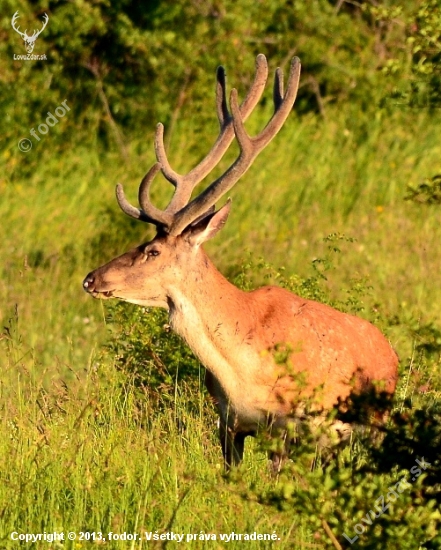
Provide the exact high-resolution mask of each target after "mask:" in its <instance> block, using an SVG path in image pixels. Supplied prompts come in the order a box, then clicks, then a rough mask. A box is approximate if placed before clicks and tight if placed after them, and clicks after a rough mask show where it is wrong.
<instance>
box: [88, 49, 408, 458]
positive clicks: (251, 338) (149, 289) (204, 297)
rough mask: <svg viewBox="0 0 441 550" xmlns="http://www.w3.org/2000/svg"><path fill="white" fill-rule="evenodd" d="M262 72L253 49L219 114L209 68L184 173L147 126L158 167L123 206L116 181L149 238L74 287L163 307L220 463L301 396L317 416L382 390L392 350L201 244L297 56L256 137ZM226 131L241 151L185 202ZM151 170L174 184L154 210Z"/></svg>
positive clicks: (281, 98)
mask: <svg viewBox="0 0 441 550" xmlns="http://www.w3.org/2000/svg"><path fill="white" fill-rule="evenodd" d="M267 76H268V67H267V62H266V59H265V56H263V55H259V56H258V57H257V59H256V73H255V77H254V81H253V83H252V85H251V87H250V90H249V92H248V95H247V97H246V98H245V100H244V101H243V102H242V104H241V105H240V106H239V104H238V97H237V91H236V90H235V89H233V90H232V91H231V97H230V109H231V112H230V111H229V109H228V107H227V100H226V80H225V71H224V69H223V68H222V67H219V69H218V71H217V89H216V108H217V116H218V118H219V124H220V132H219V136H218V138H217V140H216V142H215V143H214V145H213V147H212V148H211V150H210V152H209V153H208V154H207V156H206V157H205V158H204V159H203V160H202V161H201V162H200V163H199V164H198V165H197V166H196V167H195V168H193V169H192V170H191V171H190V172H188V173H187V174H185V175H182V174H178V173H177V172H175V171H174V170H173V168H171V166H170V164H169V161H168V159H167V154H166V152H165V148H164V141H163V131H164V129H163V126H162V124H158V126H157V129H156V137H155V150H156V158H157V162H156V163H155V164H154V165H153V166H152V167H151V168H150V170H149V172H148V173H147V175H146V176H145V177H144V179H143V180H142V182H141V184H140V187H139V196H138V198H139V204H140V208H135V207H134V206H132V205H131V204H130V203H129V202H128V201H127V199H126V198H125V196H124V192H123V188H122V186H121V185H118V186H117V188H116V196H117V200H118V204H119V206H120V207H121V208H122V210H123V211H124V212H125V213H126V214H128V215H129V216H132V217H133V218H136V219H138V220H140V221H143V222H147V223H151V224H153V225H155V226H156V236H155V237H154V239H152V240H151V241H149V242H147V243H145V244H142V245H141V246H138V247H137V248H135V249H133V250H131V251H129V252H127V253H126V254H123V255H122V256H119V257H117V258H115V259H114V260H112V261H110V262H109V263H107V264H106V265H104V266H102V267H99V268H98V269H96V270H95V271H92V272H91V273H89V275H87V277H86V278H85V280H84V283H83V286H84V289H85V290H86V291H87V292H88V293H89V294H91V295H92V296H93V297H95V298H103V299H104V298H106V299H107V298H119V299H121V300H124V301H126V302H131V303H134V304H138V305H141V306H157V307H163V308H166V309H167V310H168V311H169V315H170V325H171V327H172V328H173V330H175V331H176V332H177V333H178V334H179V335H180V336H181V337H182V338H183V339H184V340H185V341H186V342H187V343H188V345H189V346H190V347H191V349H192V350H193V351H194V353H195V354H196V356H197V357H198V358H199V359H200V361H201V363H202V364H203V365H204V366H205V367H206V369H207V378H206V384H207V388H208V391H209V392H210V394H211V395H212V397H213V398H214V400H215V402H216V404H217V407H218V410H219V415H220V440H221V445H222V452H223V455H224V460H225V464H226V467H227V468H228V467H230V466H231V465H236V464H238V463H239V462H240V461H241V460H242V457H243V450H244V439H245V437H246V436H248V435H255V434H256V432H257V430H258V429H259V427H262V426H268V425H271V426H276V427H280V428H281V429H283V426H284V425H285V424H286V421H287V419H290V418H299V417H301V415H303V412H302V411H303V410H304V403H305V401H306V400H307V399H308V398H309V397H310V396H311V395H313V394H314V392H315V391H316V390H317V389H318V388H320V396H321V397H320V403H319V404H320V407H321V409H322V410H323V411H326V410H330V409H332V408H333V407H334V406H335V405H336V404H337V403H338V402H339V400H344V399H345V398H347V397H348V396H349V394H350V393H351V391H352V390H355V391H358V392H363V391H367V389H368V388H372V387H375V385H376V384H380V385H382V389H383V390H384V391H385V392H387V393H388V394H393V392H394V390H395V385H396V380H397V362H398V361H397V356H396V354H395V352H394V351H393V349H392V348H391V346H390V345H389V343H388V341H387V340H386V338H385V337H384V336H383V335H382V334H381V332H380V331H379V330H378V329H377V328H375V327H374V326H373V325H371V324H370V323H368V322H367V321H365V320H363V319H360V318H358V317H354V316H352V315H348V314H345V313H341V312H340V311H337V310H335V309H332V308H331V307H329V306H326V305H323V304H320V303H317V302H313V301H311V300H306V299H304V298H300V297H299V296H296V295H294V294H292V293H290V292H288V291H287V290H284V289H282V288H278V287H274V286H266V287H263V288H259V289H257V290H254V291H252V292H244V291H242V290H239V289H238V288H236V287H235V286H233V285H232V284H231V283H230V282H229V281H227V279H226V278H225V277H224V276H223V275H222V274H221V273H220V272H219V271H218V270H217V269H216V267H215V266H214V265H213V264H212V263H211V261H210V260H209V258H208V257H207V255H206V254H205V252H204V250H203V248H202V246H201V245H202V244H203V243H204V242H205V241H207V240H208V239H211V238H212V237H214V236H215V235H216V234H217V233H218V231H220V229H222V227H223V225H224V224H225V222H226V221H227V217H228V214H229V212H230V206H231V203H230V201H229V200H228V201H227V202H226V204H225V205H224V206H222V207H221V208H220V209H219V210H217V211H215V209H214V204H215V203H216V202H217V201H218V200H219V199H220V198H221V197H222V196H223V195H225V194H226V193H227V192H228V191H229V190H230V189H231V188H232V187H233V185H234V184H235V183H236V182H237V181H238V180H239V178H240V177H241V176H242V175H243V174H244V173H245V172H246V171H247V169H248V168H249V167H250V165H251V163H252V162H253V160H254V158H255V157H256V156H257V155H258V153H259V152H260V151H261V150H262V149H263V148H264V147H265V146H266V145H267V144H268V143H269V142H270V141H271V139H272V138H273V137H274V136H275V135H276V134H277V132H278V131H279V130H280V128H281V127H282V125H283V123H284V122H285V120H286V118H287V117H288V115H289V113H290V112H291V109H292V107H293V104H294V101H295V98H296V94H297V88H298V83H299V77H300V62H299V60H298V59H297V58H294V59H293V60H292V62H291V68H290V74H289V79H288V83H287V86H286V92H284V86H283V73H282V72H281V70H280V69H277V71H276V73H275V82H274V92H273V97H274V114H273V115H272V117H271V119H270V121H269V122H268V124H267V125H266V127H265V128H264V129H263V130H262V131H261V132H260V134H258V135H257V136H255V137H250V136H249V135H248V134H247V132H246V130H245V128H244V120H245V119H246V118H247V117H248V116H249V115H250V113H251V112H252V110H253V109H254V107H255V106H256V104H257V103H258V101H259V99H260V97H261V94H262V92H263V90H264V87H265V84H266V80H267ZM234 137H236V139H237V142H238V144H239V149H240V151H239V154H238V156H237V158H236V160H235V161H234V162H233V163H232V164H231V166H230V167H229V168H228V169H227V170H226V171H225V172H224V173H223V174H222V175H221V176H220V177H219V178H217V179H216V180H215V181H213V182H212V183H211V184H210V185H209V186H208V187H207V188H206V189H205V190H204V191H203V192H202V193H201V194H199V195H198V196H197V197H195V198H193V199H192V200H190V199H191V195H192V191H193V189H194V188H195V186H196V185H197V184H198V183H199V182H200V181H201V180H202V179H203V178H205V177H206V176H207V175H208V174H209V172H210V171H211V170H212V169H213V168H214V167H215V166H216V165H217V164H218V162H219V161H220V159H221V158H222V156H223V155H224V153H225V152H226V150H227V148H228V147H229V145H230V144H231V142H232V140H233V139H234ZM159 171H160V172H162V174H163V176H164V177H165V178H166V179H167V180H168V181H169V182H170V183H171V184H172V185H173V186H174V188H175V190H174V194H173V197H172V199H171V201H170V203H169V204H168V206H167V207H166V208H165V210H160V209H158V208H157V207H155V206H154V205H153V204H152V203H151V201H150V198H149V189H150V185H151V183H152V181H153V178H154V177H155V175H156V174H157V173H158V172H159ZM278 344H284V345H289V346H290V348H289V349H292V350H293V351H292V352H291V356H290V365H289V372H288V370H287V366H286V365H285V367H283V366H282V365H280V364H278V363H277V362H276V361H275V359H274V353H273V352H274V350H275V349H276V347H277V345H278ZM298 373H301V377H302V378H303V380H302V384H299V383H298V378H299V377H298V376H296V375H297V374H298ZM296 378H297V383H296ZM280 459H281V455H276V454H274V456H273V463H274V466H275V467H277V465H278V464H279V461H280Z"/></svg>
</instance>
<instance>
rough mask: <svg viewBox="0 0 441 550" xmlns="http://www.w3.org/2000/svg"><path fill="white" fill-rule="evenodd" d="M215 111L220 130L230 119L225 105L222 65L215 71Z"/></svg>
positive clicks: (224, 78) (225, 87)
mask: <svg viewBox="0 0 441 550" xmlns="http://www.w3.org/2000/svg"><path fill="white" fill-rule="evenodd" d="M216 112H217V118H218V119H219V124H220V127H221V131H222V128H223V127H224V125H225V124H228V122H230V120H231V117H230V112H229V111H228V105H227V77H226V74H225V69H224V68H223V67H222V65H220V66H219V67H218V68H217V71H216Z"/></svg>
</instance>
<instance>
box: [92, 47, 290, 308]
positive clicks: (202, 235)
mask: <svg viewBox="0 0 441 550" xmlns="http://www.w3.org/2000/svg"><path fill="white" fill-rule="evenodd" d="M299 76H300V62H299V60H298V58H294V59H293V60H292V62H291V68H290V74H289V78H288V84H287V87H286V92H284V86H283V73H282V71H281V70H280V69H277V70H276V73H275V79H274V91H273V99H274V113H273V116H272V117H271V119H270V121H269V122H268V124H267V125H266V127H265V128H264V129H263V130H262V131H261V132H260V133H259V134H258V135H257V136H255V137H250V136H249V135H248V133H247V132H246V130H245V127H244V121H245V120H246V119H247V117H248V116H249V115H250V113H251V112H252V110H253V109H254V107H255V106H256V104H257V103H258V101H259V99H260V97H261V95H262V92H263V90H264V88H265V84H266V81H267V78H268V66H267V62H266V59H265V56H264V55H259V56H258V57H257V59H256V73H255V77H254V82H253V84H252V85H251V87H250V90H249V92H248V95H247V96H246V98H245V100H244V101H243V102H242V104H241V105H240V106H239V103H238V96H237V90H235V89H233V90H232V91H231V95H230V109H228V106H227V99H226V79H225V71H224V69H223V67H219V68H218V70H217V88H216V108H217V116H218V119H219V125H220V132H219V136H218V138H217V140H216V142H215V144H214V145H213V147H212V148H211V150H210V152H209V153H208V154H207V156H206V157H205V158H204V159H203V160H202V161H201V162H200V163H199V164H198V165H197V166H196V167H195V168H193V170H191V171H190V172H189V173H187V174H185V175H181V174H178V173H177V172H175V171H174V170H173V169H172V168H171V166H170V164H169V161H168V158H167V154H166V152H165V147H164V127H163V126H162V124H158V126H157V129H156V137H155V151H156V160H157V162H156V163H155V164H154V165H153V166H152V168H151V169H150V170H149V172H148V173H147V174H146V176H145V177H144V179H143V180H142V182H141V184H140V187H139V193H138V200H139V205H140V208H137V207H135V206H132V205H131V204H130V203H129V202H128V201H127V199H126V197H125V195H124V192H123V188H122V186H121V185H118V186H117V188H116V197H117V201H118V204H119V206H120V207H121V209H122V210H123V211H124V212H125V213H126V214H128V215H129V216H131V217H132V218H136V219H137V220H140V221H143V222H147V223H150V224H153V225H154V226H155V227H156V236H155V237H154V238H153V239H152V240H151V241H149V242H147V243H144V244H142V245H141V246H139V247H137V248H135V249H133V250H131V251H129V252H127V253H126V254H123V255H122V256H119V257H118V258H115V259H114V260H112V261H111V262H109V263H108V264H106V265H104V266H102V267H100V268H98V269H96V270H95V271H92V272H91V273H89V275H87V277H86V278H85V279H84V282H83V287H84V289H85V290H86V291H87V292H88V293H90V294H91V295H92V296H94V297H95V298H111V297H115V298H119V299H123V300H125V301H128V302H132V303H136V304H139V305H145V306H148V305H156V306H163V307H168V289H170V288H171V287H172V286H173V285H177V284H179V285H181V286H182V285H185V284H186V281H188V282H189V281H190V279H189V278H190V277H191V279H192V280H197V279H198V276H199V274H198V271H199V270H203V269H204V268H207V265H206V262H207V260H206V257H205V256H204V255H202V254H200V247H201V244H202V243H203V242H205V241H206V240H208V239H210V238H212V237H213V236H214V235H216V234H217V232H218V231H219V230H220V229H221V228H222V227H223V225H224V224H225V222H226V220H227V217H228V214H229V211H230V201H228V202H227V203H226V204H225V205H224V206H223V207H222V208H220V209H219V210H218V211H215V207H214V205H215V203H216V202H217V201H218V200H219V199H220V198H221V197H222V196H223V195H225V194H226V193H227V192H228V191H229V190H230V189H231V188H232V187H233V185H234V184H235V183H236V182H237V181H238V180H239V178H240V177H241V176H242V175H243V174H244V173H245V172H246V171H247V170H248V168H249V167H250V165H251V164H252V162H253V160H254V159H255V157H256V156H257V155H258V154H259V153H260V151H261V150H262V149H263V148H264V147H265V146H266V145H267V144H268V143H269V142H270V141H271V139H272V138H273V137H274V136H275V135H276V134H277V132H278V131H279V130H280V128H281V127H282V125H283V123H284V122H285V120H286V118H287V116H288V115H289V113H290V112H291V109H292V106H293V104H294V101H295V98H296V95H297V89H298V82H299ZM235 136H236V139H237V141H238V144H239V155H238V157H237V158H236V160H235V161H234V162H233V163H232V164H231V166H230V167H229V168H228V169H227V170H226V171H225V172H224V173H223V174H222V175H221V176H220V177H219V178H217V179H216V180H215V181H213V182H212V183H211V184H210V185H209V186H208V187H207V188H206V189H205V190H204V191H203V192H202V193H201V194H200V195H198V196H197V197H195V198H194V199H193V200H191V195H192V192H193V190H194V188H195V187H196V185H197V184H198V183H199V182H201V181H202V180H203V179H204V178H205V177H206V176H207V175H208V174H209V173H210V172H211V170H213V168H214V167H215V166H216V165H217V164H218V163H219V161H220V160H221V158H222V156H223V155H224V154H225V152H226V150H227V149H228V147H229V145H230V144H231V142H232V140H233V139H234V137H235ZM158 172H161V173H162V175H163V176H164V177H165V178H166V179H167V180H168V181H169V182H170V183H171V184H172V185H173V186H174V188H175V191H174V194H173V197H172V199H171V201H170V203H169V204H168V206H167V207H166V208H165V210H160V209H158V208H157V207H155V206H154V205H153V204H152V202H151V200H150V196H149V190H150V186H151V184H152V182H153V179H154V178H155V176H156V175H157V173H158Z"/></svg>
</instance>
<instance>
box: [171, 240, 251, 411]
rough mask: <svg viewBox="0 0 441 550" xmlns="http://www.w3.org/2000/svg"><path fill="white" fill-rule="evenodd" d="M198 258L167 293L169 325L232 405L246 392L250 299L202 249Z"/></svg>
mask: <svg viewBox="0 0 441 550" xmlns="http://www.w3.org/2000/svg"><path fill="white" fill-rule="evenodd" d="M197 259H198V261H197V264H196V266H195V269H194V270H192V272H191V273H189V274H188V278H187V279H186V280H184V281H181V282H180V283H179V284H177V285H175V286H173V287H172V288H170V289H169V310H170V324H171V326H172V328H173V330H174V331H175V332H177V333H178V334H179V335H180V336H181V337H182V338H184V340H185V341H186V342H187V344H188V345H189V346H190V348H191V349H192V350H193V352H194V353H195V354H196V355H197V356H198V358H199V359H200V361H201V362H202V364H203V365H204V366H205V367H206V368H207V369H208V370H209V371H211V373H212V374H213V375H214V376H215V378H216V379H217V380H218V381H219V383H220V385H221V387H222V389H223V391H224V392H225V394H226V397H227V398H228V399H229V400H230V401H233V402H234V401H236V400H237V397H238V395H240V393H241V392H243V391H246V390H245V388H246V383H247V382H246V381H247V378H248V376H247V375H246V371H247V368H246V364H248V365H250V364H255V362H256V358H255V357H254V358H253V357H251V355H253V353H254V354H255V353H256V352H254V351H253V350H254V348H253V346H246V345H245V346H244V343H246V340H247V338H249V337H250V332H251V331H252V330H251V329H252V323H253V315H252V312H251V311H250V308H249V299H248V298H249V296H248V294H247V293H246V292H243V291H241V290H239V289H238V288H236V287H235V286H234V285H232V284H231V283H230V282H228V281H227V279H226V278H225V277H224V276H223V275H222V274H221V273H220V272H219V271H218V270H217V269H216V268H215V266H214V265H213V264H212V263H211V261H210V260H209V258H208V257H207V256H206V254H205V253H204V252H203V251H202V250H200V251H199V252H198V258H197ZM253 359H254V360H253ZM244 363H245V364H244Z"/></svg>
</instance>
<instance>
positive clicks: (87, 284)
mask: <svg viewBox="0 0 441 550" xmlns="http://www.w3.org/2000/svg"><path fill="white" fill-rule="evenodd" d="M94 283H95V277H94V276H93V274H92V273H89V275H87V277H86V278H85V279H84V281H83V289H84V290H85V291H86V292H92V291H93V289H94Z"/></svg>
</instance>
